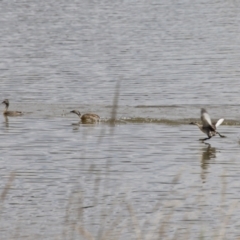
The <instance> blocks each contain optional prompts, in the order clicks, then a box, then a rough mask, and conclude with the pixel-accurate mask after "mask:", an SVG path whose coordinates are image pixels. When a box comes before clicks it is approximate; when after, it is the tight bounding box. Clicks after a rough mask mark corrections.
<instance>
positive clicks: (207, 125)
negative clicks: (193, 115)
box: [190, 108, 225, 141]
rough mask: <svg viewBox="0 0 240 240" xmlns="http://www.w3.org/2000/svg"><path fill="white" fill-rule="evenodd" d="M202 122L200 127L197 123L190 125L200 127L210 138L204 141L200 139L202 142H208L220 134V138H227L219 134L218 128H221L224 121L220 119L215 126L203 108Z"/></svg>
mask: <svg viewBox="0 0 240 240" xmlns="http://www.w3.org/2000/svg"><path fill="white" fill-rule="evenodd" d="M201 120H202V125H200V124H198V123H196V122H191V123H190V124H194V125H197V126H198V127H199V129H200V130H201V131H202V132H203V133H205V134H206V135H207V136H208V137H207V138H203V139H199V140H201V141H205V140H208V139H210V138H211V137H213V136H215V135H216V134H218V135H219V136H220V137H225V136H223V135H221V134H220V133H219V132H217V127H218V126H220V125H221V124H222V123H223V121H224V119H223V118H221V119H219V120H218V121H217V122H216V123H214V124H213V123H212V121H211V118H210V116H209V114H208V112H207V111H206V109H204V108H202V109H201Z"/></svg>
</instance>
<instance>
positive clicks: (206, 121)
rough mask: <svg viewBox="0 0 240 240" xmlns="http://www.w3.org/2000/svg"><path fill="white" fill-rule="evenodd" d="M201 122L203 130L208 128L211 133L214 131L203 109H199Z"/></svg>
mask: <svg viewBox="0 0 240 240" xmlns="http://www.w3.org/2000/svg"><path fill="white" fill-rule="evenodd" d="M201 120H202V124H203V127H204V128H207V127H210V129H211V130H212V131H214V130H215V127H214V126H213V124H212V121H211V118H210V116H209V114H208V112H207V111H206V109H204V108H202V109H201Z"/></svg>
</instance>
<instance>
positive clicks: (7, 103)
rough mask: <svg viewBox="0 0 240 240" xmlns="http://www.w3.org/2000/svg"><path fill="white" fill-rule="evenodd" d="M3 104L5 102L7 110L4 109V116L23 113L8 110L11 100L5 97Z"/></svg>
mask: <svg viewBox="0 0 240 240" xmlns="http://www.w3.org/2000/svg"><path fill="white" fill-rule="evenodd" d="M2 104H5V110H4V111H3V115H4V116H21V115H23V113H22V112H19V111H8V107H9V100H8V99H5V100H4V101H3V102H2Z"/></svg>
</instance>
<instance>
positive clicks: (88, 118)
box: [71, 110, 100, 123]
mask: <svg viewBox="0 0 240 240" xmlns="http://www.w3.org/2000/svg"><path fill="white" fill-rule="evenodd" d="M71 113H75V114H77V115H78V116H79V118H80V119H81V121H82V123H96V122H99V121H100V117H99V116H98V115H97V114H94V113H85V114H83V115H81V113H80V112H79V111H77V110H72V111H71Z"/></svg>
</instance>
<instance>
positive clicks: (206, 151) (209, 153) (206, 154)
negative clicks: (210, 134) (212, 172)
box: [201, 143, 217, 182]
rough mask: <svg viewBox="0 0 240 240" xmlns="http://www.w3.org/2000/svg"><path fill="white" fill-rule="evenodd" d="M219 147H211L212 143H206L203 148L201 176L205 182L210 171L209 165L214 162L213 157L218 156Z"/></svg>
mask: <svg viewBox="0 0 240 240" xmlns="http://www.w3.org/2000/svg"><path fill="white" fill-rule="evenodd" d="M216 152H217V149H216V148H215V147H211V145H210V144H207V143H206V147H204V148H202V157H201V168H202V172H201V178H202V180H203V182H205V180H206V175H207V173H208V167H209V165H210V164H211V163H213V159H215V158H216Z"/></svg>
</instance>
